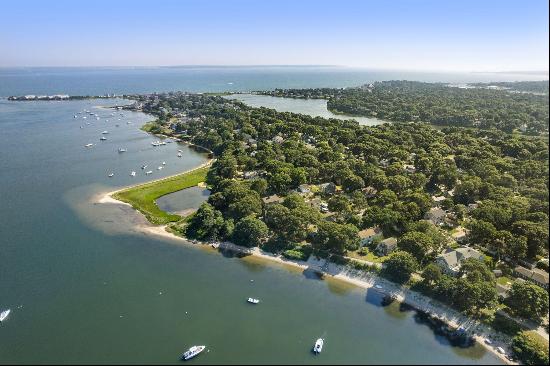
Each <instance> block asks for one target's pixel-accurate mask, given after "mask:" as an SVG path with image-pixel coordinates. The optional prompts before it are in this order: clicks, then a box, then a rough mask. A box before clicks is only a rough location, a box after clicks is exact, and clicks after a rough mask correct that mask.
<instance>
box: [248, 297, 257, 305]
mask: <svg viewBox="0 0 550 366" xmlns="http://www.w3.org/2000/svg"><path fill="white" fill-rule="evenodd" d="M246 301H248V302H249V303H251V304H258V303H260V300H258V299H254V298H252V297H249V298H248V300H246Z"/></svg>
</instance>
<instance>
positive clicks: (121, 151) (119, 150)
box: [118, 148, 128, 153]
mask: <svg viewBox="0 0 550 366" xmlns="http://www.w3.org/2000/svg"><path fill="white" fill-rule="evenodd" d="M126 151H128V150H126V149H123V148H119V149H118V152H119V153H123V152H126Z"/></svg>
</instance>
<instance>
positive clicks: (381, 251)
mask: <svg viewBox="0 0 550 366" xmlns="http://www.w3.org/2000/svg"><path fill="white" fill-rule="evenodd" d="M396 248H397V239H396V238H394V237H393V236H392V237H390V238H386V239H384V240H382V241H381V242H380V244H378V245H377V246H376V254H378V255H379V256H381V257H383V256H386V255H388V254H390V253H391V252H393V251H394V250H395V249H396Z"/></svg>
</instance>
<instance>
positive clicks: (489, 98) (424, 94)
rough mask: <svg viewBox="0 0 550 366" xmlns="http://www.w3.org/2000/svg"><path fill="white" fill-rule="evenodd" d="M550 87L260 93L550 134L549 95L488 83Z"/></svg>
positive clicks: (410, 84) (351, 109)
mask: <svg viewBox="0 0 550 366" xmlns="http://www.w3.org/2000/svg"><path fill="white" fill-rule="evenodd" d="M495 84H498V85H500V84H502V85H500V86H501V87H509V88H512V89H513V88H516V89H514V90H525V89H530V88H536V89H541V90H544V88H545V86H544V85H546V89H547V88H548V86H547V85H548V82H537V83H533V82H518V83H491V84H483V86H484V87H481V86H480V85H481V84H476V85H478V87H468V88H459V87H450V86H448V85H447V84H442V83H423V82H416V81H383V82H376V83H374V84H368V85H364V86H362V87H360V88H344V89H331V88H318V89H276V90H274V91H265V92H260V93H262V94H267V95H272V96H280V97H292V98H325V99H327V108H328V109H329V110H331V111H333V112H335V113H345V114H349V115H357V116H366V117H376V118H379V119H383V120H388V121H394V122H411V121H412V122H417V121H422V122H427V123H430V124H434V125H442V126H455V127H458V126H460V127H478V128H481V129H492V128H495V129H498V130H501V131H504V132H512V131H521V132H523V133H528V134H547V133H548V96H547V95H538V94H533V93H518V92H515V93H514V92H510V91H508V90H502V89H492V88H487V87H488V86H490V85H495Z"/></svg>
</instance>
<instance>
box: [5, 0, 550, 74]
mask: <svg viewBox="0 0 550 366" xmlns="http://www.w3.org/2000/svg"><path fill="white" fill-rule="evenodd" d="M548 10H549V9H548V1H547V0H331V1H328V0H315V1H313V0H311V1H310V0H292V1H290V0H276V1H275V0H273V1H272V0H254V1H252V0H226V1H223V0H178V1H176V0H158V1H151V0H149V1H143V0H132V1H127V0H118V1H104V0H94V1H61V0H60V1H58V0H48V1H37V0H25V1H5V2H2V3H1V5H0V67H14V66H16V67H30V66H174V65H312V64H313V65H342V66H353V67H366V68H374V69H401V70H429V71H480V72H486V71H547V70H548V52H549V48H548V37H549V35H548V34H549V33H548Z"/></svg>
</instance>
